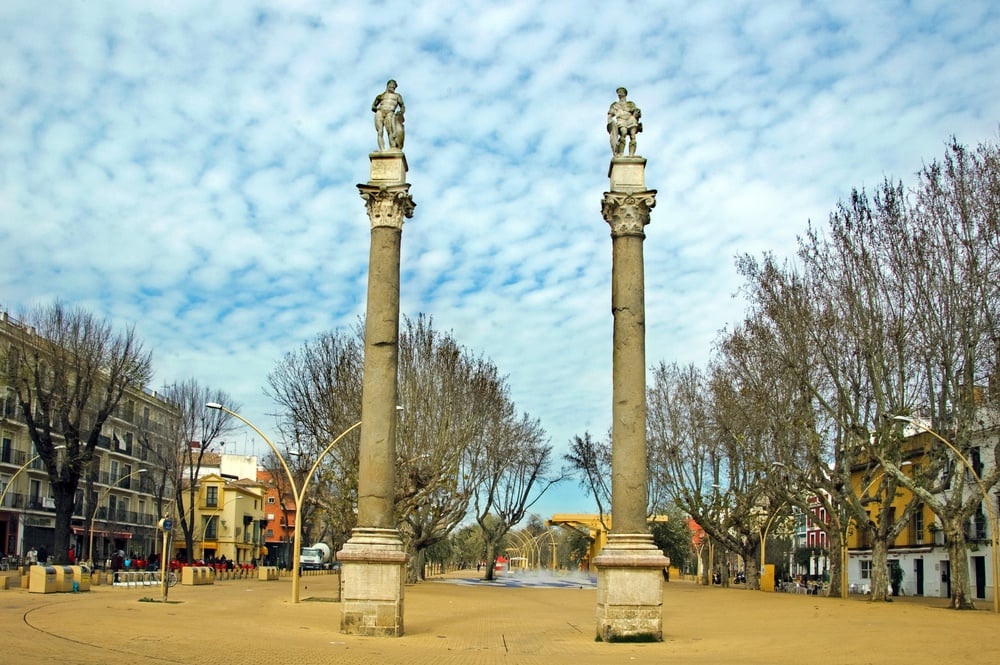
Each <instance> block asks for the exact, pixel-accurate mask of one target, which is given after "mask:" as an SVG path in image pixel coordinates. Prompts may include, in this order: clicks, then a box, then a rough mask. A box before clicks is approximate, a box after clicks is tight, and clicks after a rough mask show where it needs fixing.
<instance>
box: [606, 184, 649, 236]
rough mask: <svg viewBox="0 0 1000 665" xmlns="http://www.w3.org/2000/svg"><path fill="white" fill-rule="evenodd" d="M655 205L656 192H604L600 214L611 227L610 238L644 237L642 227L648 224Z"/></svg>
mask: <svg viewBox="0 0 1000 665" xmlns="http://www.w3.org/2000/svg"><path fill="white" fill-rule="evenodd" d="M655 205H656V190H649V191H645V192H635V193H632V194H627V193H624V192H604V201H603V202H602V205H601V214H602V215H604V221H606V222H607V223H608V224H610V225H611V237H612V238H617V237H619V236H640V237H642V238H645V237H646V234H645V233H644V232H643V230H642V229H643V227H644V226H646V224H649V211H650V210H652V209H653V206H655Z"/></svg>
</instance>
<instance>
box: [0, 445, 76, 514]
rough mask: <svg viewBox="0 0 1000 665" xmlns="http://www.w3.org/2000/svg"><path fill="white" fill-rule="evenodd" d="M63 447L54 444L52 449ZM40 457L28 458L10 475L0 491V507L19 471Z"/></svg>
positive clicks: (61, 448)
mask: <svg viewBox="0 0 1000 665" xmlns="http://www.w3.org/2000/svg"><path fill="white" fill-rule="evenodd" d="M65 448H66V446H61V445H60V446H55V447H54V448H53V450H64V449H65ZM41 458H42V456H41V455H35V456H34V457H32V458H31V459H29V460H28V461H27V462H25V463H24V464H22V465H21V468H20V469H18V470H17V471H15V472H14V475H13V476H11V477H10V480H8V481H7V486H6V487H4V488H3V492H0V508H3V500H4V499H6V498H7V492H9V491H10V488H11V487H13V486H14V481H15V480H17V477H18V476H19V475H21V473H22V472H24V470H25V469H27V468H28V467H29V466H31V465H32V464H34V463H35V460H39V459H41Z"/></svg>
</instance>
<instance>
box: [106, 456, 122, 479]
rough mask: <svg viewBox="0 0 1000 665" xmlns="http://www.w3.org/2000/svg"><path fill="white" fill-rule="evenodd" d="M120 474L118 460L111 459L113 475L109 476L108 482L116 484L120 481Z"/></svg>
mask: <svg viewBox="0 0 1000 665" xmlns="http://www.w3.org/2000/svg"><path fill="white" fill-rule="evenodd" d="M119 478H120V476H119V475H118V460H111V475H110V477H109V478H108V484H109V485H114V484H115V483H116V482H118V479H119Z"/></svg>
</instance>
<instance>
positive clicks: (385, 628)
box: [337, 528, 406, 637]
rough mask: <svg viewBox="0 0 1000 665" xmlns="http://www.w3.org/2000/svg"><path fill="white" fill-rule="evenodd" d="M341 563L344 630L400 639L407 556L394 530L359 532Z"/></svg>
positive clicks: (340, 555)
mask: <svg viewBox="0 0 1000 665" xmlns="http://www.w3.org/2000/svg"><path fill="white" fill-rule="evenodd" d="M337 560H338V561H340V563H341V576H342V579H343V583H342V584H341V594H342V595H341V603H342V604H343V614H342V615H341V618H340V631H341V632H342V633H346V634H348V635H367V636H371V637H399V636H401V635H402V634H403V583H404V582H405V581H406V553H405V552H404V551H403V543H402V541H401V540H400V539H399V533H398V532H397V531H395V530H394V529H362V528H359V529H355V530H354V531H353V532H352V535H351V539H350V540H348V541H347V542H346V543H345V544H344V549H342V550H340V551H339V552H338V553H337Z"/></svg>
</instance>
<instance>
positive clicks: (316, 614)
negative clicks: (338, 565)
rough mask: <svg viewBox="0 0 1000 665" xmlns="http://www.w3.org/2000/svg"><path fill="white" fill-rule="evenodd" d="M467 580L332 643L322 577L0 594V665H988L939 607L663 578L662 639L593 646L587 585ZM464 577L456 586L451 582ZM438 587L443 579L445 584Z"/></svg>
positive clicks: (996, 622) (335, 611) (332, 622)
mask: <svg viewBox="0 0 1000 665" xmlns="http://www.w3.org/2000/svg"><path fill="white" fill-rule="evenodd" d="M475 576H476V574H475V571H472V572H471V573H469V574H467V575H464V576H461V575H459V576H456V575H449V576H448V578H439V579H437V580H435V581H431V582H426V583H421V584H418V585H414V586H408V587H407V589H406V607H405V614H406V634H405V635H404V636H403V637H400V638H390V637H386V638H370V637H357V636H349V635H344V634H342V633H340V631H339V624H340V611H341V605H340V603H337V602H329V601H325V600H324V599H325V598H327V599H328V598H332V597H333V596H334V594H335V588H334V586H333V585H334V580H336V578H335V577H324V576H320V577H307V578H304V579H303V587H302V597H303V599H306V600H304V602H302V603H301V604H299V605H298V606H292V605H291V603H290V597H291V588H290V586H289V585H290V582H289V580H288V578H282V579H280V580H278V581H272V582H261V581H258V580H227V581H220V582H217V583H216V584H215V585H212V586H198V587H186V586H177V587H174V588H173V589H171V592H170V597H171V600H172V601H175V602H172V603H170V604H168V605H162V604H159V603H145V602H140V599H142V598H143V597H147V596H156V595H157V594H156V590H149V589H142V588H131V589H122V588H110V587H108V586H100V587H95V588H94V589H93V590H92V591H90V592H88V593H79V594H46V595H41V594H31V593H28V592H26V591H24V590H21V589H10V590H6V591H0V620H2V622H3V623H2V625H3V639H2V641H0V644H2V645H3V655H2V662H4V663H10V664H13V665H19V664H21V663H24V664H26V665H28V664H30V665H41V664H43V663H74V664H76V663H80V664H87V663H94V664H100V665H118V664H119V663H121V664H126V663H128V664H131V665H144V664H154V663H161V664H162V663H240V664H241V665H260V664H264V663H274V664H279V663H280V664H282V665H286V664H289V663H294V664H295V665H308V664H311V663H338V664H347V665H350V664H354V663H380V664H386V663H416V664H420V663H428V664H430V663H433V664H434V665H448V664H451V663H454V664H456V665H457V664H462V665H465V664H469V663H472V664H476V663H507V664H509V663H522V664H529V665H530V664H535V663H538V664H544V665H557V664H559V663H572V664H574V665H577V664H590V663H636V664H642V663H683V664H684V665H699V664H712V665H719V664H726V663H741V664H758V663H759V664H783V663H787V664H789V665H792V664H794V665H801V663H810V664H811V665H822V664H827V663H830V664H833V663H837V664H841V663H842V664H844V665H847V664H850V665H858V664H863V663H877V664H878V665H893V664H897V663H898V664H900V665H904V664H905V665H930V664H931V663H933V664H934V665H937V664H939V663H957V662H967V663H997V662H1000V616H996V615H994V614H992V613H990V612H988V611H984V610H983V611H976V612H954V611H951V610H946V609H943V606H944V605H945V603H946V602H947V601H946V600H944V599H910V598H905V599H899V600H897V601H896V602H893V603H880V604H872V603H869V602H867V601H865V600H863V599H861V598H851V599H848V600H840V599H828V598H822V597H815V596H804V595H793V594H783V593H762V592H751V591H744V590H740V589H720V588H707V587H702V586H697V585H695V584H693V583H691V582H685V581H672V582H670V583H667V584H665V585H664V595H663V598H664V603H663V608H664V611H663V628H664V641H663V642H662V643H653V644H602V643H598V642H595V641H594V633H595V612H594V607H595V594H596V590H595V588H594V587H593V585H592V584H589V583H585V582H584V583H581V584H580V585H577V586H574V585H566V584H565V583H564V581H562V582H560V583H561V584H562V587H561V588H545V587H542V586H539V585H538V584H537V583H535V582H532V581H531V580H525V581H524V582H523V583H522V582H517V581H515V583H514V584H511V585H507V584H476V583H473V582H472V580H474V579H475ZM455 577H459V578H461V577H464V578H466V579H465V580H464V582H465V583H455V582H456V580H455V579H454V578H455ZM449 578H451V579H449Z"/></svg>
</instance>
